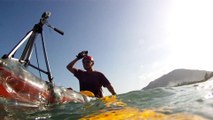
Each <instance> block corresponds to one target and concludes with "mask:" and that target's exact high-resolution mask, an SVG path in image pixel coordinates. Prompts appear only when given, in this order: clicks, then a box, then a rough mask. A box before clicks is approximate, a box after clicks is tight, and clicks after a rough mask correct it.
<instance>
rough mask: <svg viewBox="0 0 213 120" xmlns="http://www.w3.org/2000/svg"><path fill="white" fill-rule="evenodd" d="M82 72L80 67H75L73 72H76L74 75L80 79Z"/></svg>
mask: <svg viewBox="0 0 213 120" xmlns="http://www.w3.org/2000/svg"><path fill="white" fill-rule="evenodd" d="M81 72H82V71H81V70H79V69H75V70H74V73H73V74H74V76H75V77H76V78H78V79H79V78H80V76H81Z"/></svg>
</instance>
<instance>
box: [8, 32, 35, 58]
mask: <svg viewBox="0 0 213 120" xmlns="http://www.w3.org/2000/svg"><path fill="white" fill-rule="evenodd" d="M32 34H33V31H30V32H28V33H27V35H26V36H25V37H24V38H23V39H22V40H21V41H20V42H19V43H18V44H17V45H16V46H15V47H14V48H13V49H12V50H11V51H10V52H9V54H7V55H6V58H12V57H13V56H14V54H15V53H16V51H17V50H18V49H19V47H20V46H21V45H22V44H23V43H24V42H25V41H26V40H27V39H28V38H29V37H30V36H31V35H32Z"/></svg>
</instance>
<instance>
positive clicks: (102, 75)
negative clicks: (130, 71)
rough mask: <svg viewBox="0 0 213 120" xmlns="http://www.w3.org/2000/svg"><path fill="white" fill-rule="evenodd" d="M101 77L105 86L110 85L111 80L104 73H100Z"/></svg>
mask: <svg viewBox="0 0 213 120" xmlns="http://www.w3.org/2000/svg"><path fill="white" fill-rule="evenodd" d="M100 78H101V84H102V85H103V86H104V87H107V86H108V85H110V84H111V83H110V82H109V80H108V79H107V78H106V77H105V75H104V74H103V73H100Z"/></svg>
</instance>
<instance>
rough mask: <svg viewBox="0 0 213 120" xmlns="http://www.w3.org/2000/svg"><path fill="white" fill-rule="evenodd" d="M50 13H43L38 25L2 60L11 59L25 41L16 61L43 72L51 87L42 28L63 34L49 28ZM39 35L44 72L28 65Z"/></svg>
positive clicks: (50, 75)
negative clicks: (44, 65)
mask: <svg viewBox="0 0 213 120" xmlns="http://www.w3.org/2000/svg"><path fill="white" fill-rule="evenodd" d="M50 15H51V13H50V12H44V13H43V14H42V16H41V19H40V21H39V23H37V24H35V25H34V27H33V29H32V30H31V31H29V32H28V33H27V34H26V35H25V36H24V38H23V39H22V40H21V41H20V42H19V43H18V44H17V45H16V46H15V47H14V48H13V49H12V50H11V51H10V52H9V53H8V54H6V55H4V56H3V57H2V58H3V59H12V58H13V57H14V55H15V53H16V51H17V50H18V49H19V48H20V47H21V46H22V45H23V43H25V41H27V43H26V45H25V47H24V50H23V52H22V54H21V57H20V58H19V59H18V61H19V62H20V63H21V64H23V65H24V66H25V67H28V66H31V67H33V68H35V69H37V70H39V71H40V72H43V73H45V74H47V75H48V79H49V82H50V83H51V84H52V85H53V84H54V83H53V76H52V73H51V69H50V65H49V61H48V56H47V52H46V45H45V39H44V35H43V26H44V25H47V26H48V27H49V28H51V29H53V30H54V31H56V32H58V33H59V34H61V35H63V34H64V33H63V32H62V31H60V30H58V29H57V28H55V27H53V26H51V25H50V24H49V23H48V21H47V19H48V18H49V17H50ZM39 34H40V36H41V41H42V49H43V53H44V59H45V64H46V69H47V70H46V71H45V70H42V69H40V68H39V67H36V66H34V65H32V64H31V63H30V59H31V54H32V52H33V46H34V43H35V40H36V37H37V36H38V35H39Z"/></svg>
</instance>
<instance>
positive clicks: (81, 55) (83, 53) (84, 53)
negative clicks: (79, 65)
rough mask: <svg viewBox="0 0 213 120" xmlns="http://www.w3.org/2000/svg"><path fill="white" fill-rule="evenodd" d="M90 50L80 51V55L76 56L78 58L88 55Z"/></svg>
mask: <svg viewBox="0 0 213 120" xmlns="http://www.w3.org/2000/svg"><path fill="white" fill-rule="evenodd" d="M87 54H88V51H82V52H80V53H78V55H77V56H76V57H77V59H78V60H80V59H82V58H83V57H84V56H87Z"/></svg>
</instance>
